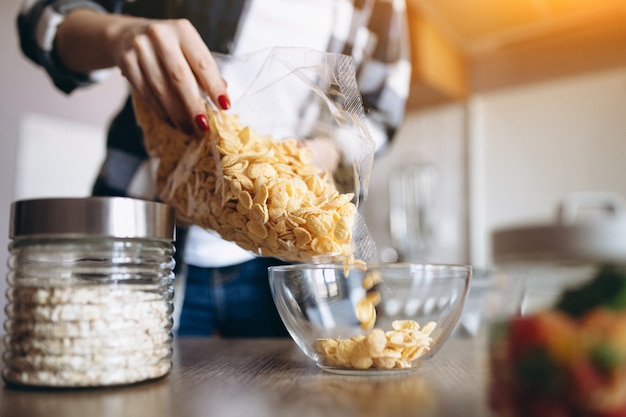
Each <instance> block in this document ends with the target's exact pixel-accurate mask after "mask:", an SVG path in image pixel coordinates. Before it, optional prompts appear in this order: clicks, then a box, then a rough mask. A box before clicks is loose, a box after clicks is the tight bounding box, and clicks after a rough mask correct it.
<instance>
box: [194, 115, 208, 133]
mask: <svg viewBox="0 0 626 417" xmlns="http://www.w3.org/2000/svg"><path fill="white" fill-rule="evenodd" d="M195 120H196V124H197V125H198V127H199V128H200V129H202V131H203V132H208V131H209V119H207V118H206V115H204V114H199V115H197V116H196V118H195Z"/></svg>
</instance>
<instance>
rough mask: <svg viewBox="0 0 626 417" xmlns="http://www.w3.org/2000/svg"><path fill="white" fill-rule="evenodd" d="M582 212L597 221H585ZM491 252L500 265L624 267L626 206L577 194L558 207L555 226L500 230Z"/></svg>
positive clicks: (604, 196)
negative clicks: (621, 264) (615, 264)
mask: <svg viewBox="0 0 626 417" xmlns="http://www.w3.org/2000/svg"><path fill="white" fill-rule="evenodd" d="M583 209H592V211H589V210H587V211H588V212H589V213H592V214H593V215H590V216H587V217H584V216H582V215H581V212H582V210H583ZM492 248H493V261H494V263H496V264H505V263H519V262H554V263H568V262H592V263H601V262H624V261H626V202H625V201H624V199H623V197H622V196H621V195H619V194H615V193H604V192H577V193H572V194H570V195H568V196H566V197H565V198H564V199H563V200H562V202H561V204H560V205H559V209H558V215H557V221H556V222H555V223H554V224H545V225H543V224H535V225H525V226H519V227H510V228H502V229H498V230H496V231H495V232H494V233H493V234H492Z"/></svg>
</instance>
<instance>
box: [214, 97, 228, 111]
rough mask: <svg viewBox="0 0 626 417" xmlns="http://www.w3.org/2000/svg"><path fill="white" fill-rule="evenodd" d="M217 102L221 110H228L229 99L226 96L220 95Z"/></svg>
mask: <svg viewBox="0 0 626 417" xmlns="http://www.w3.org/2000/svg"><path fill="white" fill-rule="evenodd" d="M217 102H218V103H220V107H221V108H222V110H228V109H230V99H229V98H228V96H227V95H226V94H222V95H221V96H219V97H218V98H217Z"/></svg>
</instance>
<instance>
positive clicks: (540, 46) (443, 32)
mask: <svg viewBox="0 0 626 417" xmlns="http://www.w3.org/2000/svg"><path fill="white" fill-rule="evenodd" d="M21 3H22V0H3V1H2V2H0V23H2V24H0V51H1V52H2V55H3V57H2V65H0V85H1V88H0V92H1V93H0V97H1V101H0V126H1V127H2V132H3V135H2V139H1V140H0V247H2V248H5V250H3V251H0V294H2V299H1V301H0V306H3V305H4V303H5V300H4V292H5V289H6V282H5V279H4V277H5V276H6V272H7V267H6V259H7V254H8V252H7V250H6V247H7V245H8V244H9V238H8V233H9V211H10V204H11V202H12V201H14V200H17V199H23V198H33V197H48V196H87V195H89V191H90V187H91V183H92V181H93V178H94V177H95V175H96V171H97V169H98V167H99V163H100V160H101V159H102V157H103V154H104V141H105V131H106V126H107V124H108V122H109V120H110V118H111V117H112V115H113V114H114V113H115V112H116V110H117V108H118V106H120V105H121V103H122V100H123V98H124V96H125V92H126V84H125V82H124V80H123V79H122V77H121V76H120V75H119V74H113V75H111V77H110V78H109V79H108V80H107V81H106V82H105V83H103V84H101V85H98V86H95V87H93V88H90V89H87V90H82V91H77V92H75V93H72V94H71V95H70V96H66V95H63V94H62V93H60V92H58V91H57V90H55V89H54V88H52V85H51V83H50V81H49V80H48V78H47V76H46V75H45V74H44V73H43V72H42V70H40V69H39V68H37V67H35V66H34V65H32V64H31V63H30V62H29V61H27V60H26V59H25V58H24V57H23V56H22V54H21V52H20V50H19V45H18V40H17V31H16V26H15V19H16V16H17V13H18V10H19V7H20V5H21ZM407 7H408V9H409V19H410V22H409V24H410V29H411V39H412V59H413V66H414V67H413V75H412V90H411V95H410V97H409V104H408V108H407V117H406V120H405V123H404V125H403V126H402V128H401V130H400V131H399V133H398V136H397V137H396V138H395V140H394V142H393V144H392V146H391V147H390V148H389V149H388V150H387V151H386V152H385V153H384V154H383V155H381V156H380V158H378V159H377V160H376V162H375V165H374V170H373V173H372V180H371V184H370V187H369V198H368V199H367V200H366V201H365V202H364V203H363V205H362V211H363V214H364V215H365V218H366V222H367V224H368V226H369V228H370V229H371V232H372V234H373V235H374V238H375V240H376V243H377V247H378V255H379V257H380V258H381V259H382V260H386V261H392V260H411V261H417V262H444V263H463V264H467V263H468V264H471V265H473V266H474V267H475V268H476V270H477V271H487V270H489V269H490V268H491V266H492V265H491V247H490V236H491V233H492V232H493V230H495V229H496V228H499V227H502V226H508V225H512V224H520V223H524V222H546V223H547V222H551V221H552V220H553V219H554V216H555V210H556V207H557V205H558V203H559V201H560V200H561V199H562V198H563V197H564V196H565V195H567V194H568V193H571V192H575V191H610V192H613V193H617V194H620V195H623V196H626V163H625V161H624V160H625V159H626V2H625V1H624V0H593V1H591V0H407ZM0 322H4V312H3V308H1V309H0ZM2 332H3V330H2V329H0V333H2Z"/></svg>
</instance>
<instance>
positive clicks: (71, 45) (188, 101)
mask: <svg viewBox="0 0 626 417" xmlns="http://www.w3.org/2000/svg"><path fill="white" fill-rule="evenodd" d="M56 42H57V44H56V46H57V50H58V53H59V56H60V58H61V60H62V61H63V62H64V64H66V65H67V66H68V67H69V68H71V69H73V70H75V71H84V72H87V71H91V70H94V69H98V68H106V67H110V66H114V65H115V66H118V67H119V68H120V70H121V72H122V74H123V75H124V77H126V78H127V79H128V81H129V83H130V84H131V86H132V88H133V89H135V90H136V92H137V93H138V94H139V95H140V96H141V97H142V98H143V99H144V100H145V102H146V103H147V104H148V105H149V106H150V107H151V108H152V109H153V110H154V111H155V112H156V113H157V114H158V115H159V116H161V117H162V118H163V119H164V120H165V121H167V122H168V123H170V124H171V125H173V126H175V127H177V128H179V129H181V130H183V131H184V132H185V133H188V134H192V133H194V132H198V133H200V134H201V133H204V132H205V131H207V130H208V121H207V119H206V115H205V114H206V111H205V102H204V100H203V98H202V97H201V94H200V89H202V90H204V91H205V92H206V93H207V95H208V96H209V98H210V99H211V100H212V101H213V102H214V103H216V104H217V105H218V106H219V107H220V108H223V109H227V108H228V107H230V102H229V98H228V95H227V93H226V82H225V81H224V80H223V79H222V77H221V75H220V72H219V68H218V67H217V64H216V62H215V59H214V58H213V56H212V55H211V52H210V51H209V49H208V48H207V46H206V45H205V43H204V41H203V40H202V38H201V37H200V35H199V34H198V32H197V31H196V29H195V28H194V27H193V26H192V24H191V23H190V22H189V21H188V20H186V19H175V20H153V19H144V18H137V17H130V16H123V15H112V14H102V13H96V12H93V11H90V10H86V9H78V10H75V11H73V12H71V13H70V14H68V15H67V16H66V18H65V20H64V21H63V23H62V24H61V25H60V26H59V29H58V31H57V40H56ZM81 51H83V52H84V53H83V54H82V55H81Z"/></svg>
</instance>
